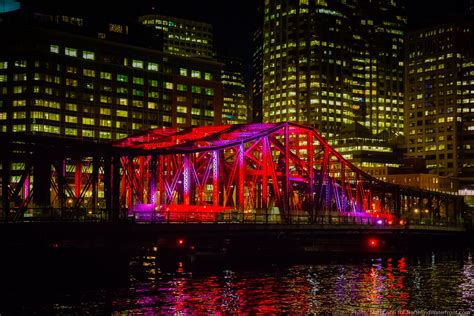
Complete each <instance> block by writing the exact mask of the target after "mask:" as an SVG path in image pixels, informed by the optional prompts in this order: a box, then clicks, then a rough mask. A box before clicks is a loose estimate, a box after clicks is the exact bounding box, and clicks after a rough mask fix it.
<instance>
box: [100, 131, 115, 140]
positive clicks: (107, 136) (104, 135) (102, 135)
mask: <svg viewBox="0 0 474 316" xmlns="http://www.w3.org/2000/svg"><path fill="white" fill-rule="evenodd" d="M99 137H100V138H105V139H111V138H112V133H111V132H99Z"/></svg>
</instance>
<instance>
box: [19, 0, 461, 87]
mask: <svg viewBox="0 0 474 316" xmlns="http://www.w3.org/2000/svg"><path fill="white" fill-rule="evenodd" d="M469 1H470V0H453V1H448V2H438V1H429V0H420V1H405V8H406V12H407V14H406V15H407V22H408V24H407V27H408V30H414V29H417V28H420V27H424V26H430V25H433V24H439V23H443V22H447V21H452V20H456V19H460V18H462V17H466V16H467V15H468V14H469ZM19 2H22V3H24V4H31V3H34V2H35V1H33V0H20V1H19ZM47 3H52V5H51V6H52V7H55V8H57V7H59V8H60V7H61V6H63V7H64V2H62V1H59V0H47V1H42V2H41V4H40V5H42V6H45V5H47ZM76 4H77V5H75V3H74V2H72V3H70V2H68V3H67V7H71V8H73V9H74V10H78V11H80V12H88V11H90V10H88V9H87V8H89V7H90V6H91V5H94V7H95V8H96V9H95V10H94V12H96V14H98V15H107V16H111V17H115V18H117V19H128V20H136V18H138V16H140V15H146V14H162V15H169V16H174V17H178V18H184V19H191V20H195V21H199V22H205V23H209V24H211V25H212V26H213V32H214V48H215V50H216V51H217V54H218V55H223V56H229V57H238V58H241V59H242V60H243V62H244V68H245V71H244V75H245V79H246V82H247V83H250V82H251V75H252V73H251V64H252V54H253V43H252V34H253V31H254V30H255V27H256V19H257V12H256V8H257V1H255V0H243V1H238V3H236V4H234V5H233V6H232V7H231V8H232V9H231V10H229V5H228V3H227V2H225V1H213V0H202V1H189V0H180V1H159V0H137V1H129V0H127V1H124V2H121V3H120V4H118V5H115V6H113V7H110V5H108V4H107V3H102V4H97V3H95V2H94V1H92V0H85V1H81V2H77V3H76Z"/></svg>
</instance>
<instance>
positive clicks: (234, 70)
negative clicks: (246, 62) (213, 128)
mask: <svg viewBox="0 0 474 316" xmlns="http://www.w3.org/2000/svg"><path fill="white" fill-rule="evenodd" d="M219 61H220V62H222V63H223V64H224V67H223V68H222V70H221V82H222V92H223V97H224V101H223V103H222V123H223V124H244V123H247V120H248V116H249V114H250V113H249V111H248V93H247V89H246V86H245V80H244V76H243V73H242V69H243V62H242V60H241V59H238V58H232V57H220V58H219Z"/></svg>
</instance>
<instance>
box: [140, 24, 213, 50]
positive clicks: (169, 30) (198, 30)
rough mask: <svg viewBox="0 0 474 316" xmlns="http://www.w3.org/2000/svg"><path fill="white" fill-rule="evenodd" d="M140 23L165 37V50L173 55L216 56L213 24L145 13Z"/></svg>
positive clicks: (159, 35)
mask: <svg viewBox="0 0 474 316" xmlns="http://www.w3.org/2000/svg"><path fill="white" fill-rule="evenodd" d="M138 21H139V23H140V24H141V25H143V26H146V27H149V28H151V29H153V30H154V32H155V33H156V34H157V35H158V37H160V38H163V42H162V43H163V44H162V45H163V49H162V50H163V51H164V52H166V53H169V54H172V55H178V56H186V57H200V58H214V55H215V54H214V47H213V39H212V35H213V33H212V25H210V24H208V23H203V22H198V21H192V20H186V19H180V18H175V17H170V16H163V15H144V16H141V17H139V19H138Z"/></svg>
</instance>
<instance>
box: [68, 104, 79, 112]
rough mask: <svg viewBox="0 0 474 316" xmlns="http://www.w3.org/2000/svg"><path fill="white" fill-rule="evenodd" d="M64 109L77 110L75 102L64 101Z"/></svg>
mask: <svg viewBox="0 0 474 316" xmlns="http://www.w3.org/2000/svg"><path fill="white" fill-rule="evenodd" d="M66 110H67V111H77V104H74V103H66Z"/></svg>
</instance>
